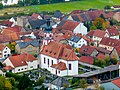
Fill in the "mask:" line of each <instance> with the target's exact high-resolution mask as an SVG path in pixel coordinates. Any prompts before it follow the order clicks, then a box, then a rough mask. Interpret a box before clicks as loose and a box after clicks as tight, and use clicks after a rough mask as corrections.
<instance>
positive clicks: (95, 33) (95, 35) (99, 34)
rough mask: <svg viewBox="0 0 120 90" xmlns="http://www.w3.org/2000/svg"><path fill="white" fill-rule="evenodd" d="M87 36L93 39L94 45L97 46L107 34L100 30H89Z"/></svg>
mask: <svg viewBox="0 0 120 90" xmlns="http://www.w3.org/2000/svg"><path fill="white" fill-rule="evenodd" d="M87 37H89V38H91V39H92V40H93V41H94V45H95V46H97V45H98V44H99V43H100V41H101V40H102V38H104V37H108V34H107V33H106V32H104V31H102V30H91V31H89V32H88V34H87Z"/></svg>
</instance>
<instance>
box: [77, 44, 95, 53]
mask: <svg viewBox="0 0 120 90" xmlns="http://www.w3.org/2000/svg"><path fill="white" fill-rule="evenodd" d="M94 50H96V49H95V48H94V47H91V46H85V45H83V46H82V47H81V48H80V50H79V53H82V54H88V55H90V54H92V53H93V51H94Z"/></svg>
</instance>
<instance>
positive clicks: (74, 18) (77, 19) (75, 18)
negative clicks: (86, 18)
mask: <svg viewBox="0 0 120 90" xmlns="http://www.w3.org/2000/svg"><path fill="white" fill-rule="evenodd" d="M72 18H73V20H74V21H77V22H80V20H79V18H78V16H77V15H73V16H72Z"/></svg>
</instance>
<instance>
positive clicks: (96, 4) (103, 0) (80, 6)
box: [0, 0, 120, 16]
mask: <svg viewBox="0 0 120 90" xmlns="http://www.w3.org/2000/svg"><path fill="white" fill-rule="evenodd" d="M106 5H111V6H112V5H120V0H80V1H76V2H65V3H58V4H46V5H34V6H26V7H20V8H5V9H3V10H0V16H2V15H4V13H8V14H14V13H22V12H24V13H31V12H42V11H49V12H53V11H55V10H61V11H62V12H64V13H69V12H71V11H72V10H87V9H89V8H95V9H103V8H104V6H106Z"/></svg>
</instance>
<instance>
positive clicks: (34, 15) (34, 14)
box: [32, 13, 40, 19]
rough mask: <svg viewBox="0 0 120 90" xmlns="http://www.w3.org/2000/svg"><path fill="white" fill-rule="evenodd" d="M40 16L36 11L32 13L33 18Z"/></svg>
mask: <svg viewBox="0 0 120 90" xmlns="http://www.w3.org/2000/svg"><path fill="white" fill-rule="evenodd" d="M38 16H40V15H39V14H36V13H33V14H32V18H33V19H38Z"/></svg>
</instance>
